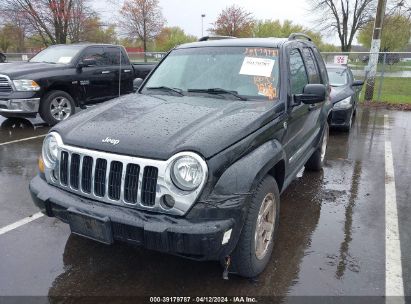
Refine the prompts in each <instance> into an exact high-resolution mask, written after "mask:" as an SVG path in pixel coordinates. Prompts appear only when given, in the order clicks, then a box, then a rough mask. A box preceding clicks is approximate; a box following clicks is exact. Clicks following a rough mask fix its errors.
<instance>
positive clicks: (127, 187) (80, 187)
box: [59, 151, 158, 207]
mask: <svg viewBox="0 0 411 304" xmlns="http://www.w3.org/2000/svg"><path fill="white" fill-rule="evenodd" d="M59 176H60V178H59V179H60V185H61V186H63V187H66V188H68V189H69V190H70V191H73V192H78V193H80V194H82V193H83V194H87V196H88V197H90V196H91V197H92V198H94V199H95V200H103V201H107V199H108V200H109V201H112V202H114V203H115V202H118V203H121V202H123V203H126V204H133V205H136V204H137V203H138V201H139V197H140V198H141V199H140V203H141V205H143V206H147V207H149V206H154V204H155V201H156V193H157V179H158V168H156V167H152V166H145V167H144V169H143V170H140V165H139V164H134V163H123V162H121V161H117V160H110V159H103V158H97V157H91V156H88V155H82V154H78V153H70V152H68V151H61V155H60V161H59ZM139 185H141V186H139ZM139 188H141V189H139ZM139 190H140V191H141V193H138V191H139ZM139 194H140V195H139Z"/></svg>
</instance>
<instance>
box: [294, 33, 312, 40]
mask: <svg viewBox="0 0 411 304" xmlns="http://www.w3.org/2000/svg"><path fill="white" fill-rule="evenodd" d="M298 38H305V39H307V40H308V41H313V40H312V39H311V37H310V36H308V35H306V34H304V33H292V34H291V35H290V37H288V40H296V39H298Z"/></svg>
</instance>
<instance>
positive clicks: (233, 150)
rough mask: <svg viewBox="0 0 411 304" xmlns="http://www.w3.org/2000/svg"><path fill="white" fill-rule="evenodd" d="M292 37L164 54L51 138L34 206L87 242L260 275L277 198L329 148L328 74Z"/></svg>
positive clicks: (34, 188) (304, 43)
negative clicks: (134, 86) (136, 82)
mask: <svg viewBox="0 0 411 304" xmlns="http://www.w3.org/2000/svg"><path fill="white" fill-rule="evenodd" d="M300 36H301V37H305V36H302V34H300V35H292V36H291V37H290V38H288V39H275V38H266V39H225V40H214V41H204V42H196V43H191V44H186V45H182V46H180V47H177V48H176V49H174V50H172V51H171V52H170V53H169V54H168V55H167V56H166V57H165V58H164V59H163V60H162V61H161V62H160V64H159V65H157V67H156V68H155V69H154V71H153V72H152V73H151V74H150V75H149V77H148V78H146V80H145V81H144V83H143V84H142V86H141V87H140V89H139V90H138V92H137V93H135V94H129V95H126V96H122V97H120V98H117V99H114V100H111V101H109V102H107V103H105V104H103V105H101V106H99V107H96V108H93V109H89V110H87V111H84V112H82V113H79V114H77V115H76V116H74V117H72V118H70V119H68V120H67V121H64V122H62V123H60V124H58V125H56V126H55V127H54V128H52V129H51V130H50V133H49V134H48V135H47V136H46V138H45V140H44V144H43V150H42V157H41V159H40V160H39V169H40V173H39V175H38V176H37V177H35V178H34V179H33V180H32V181H31V183H30V191H31V195H32V197H33V200H34V202H35V204H36V205H37V206H38V207H39V208H40V209H41V211H42V212H44V213H45V214H47V215H48V216H52V217H56V218H58V219H60V220H62V221H64V222H66V223H68V224H69V225H70V228H71V231H72V232H73V233H75V234H78V235H82V236H84V237H87V238H91V239H94V240H97V241H100V242H103V243H106V244H112V243H113V242H114V241H125V242H129V243H132V244H136V245H141V246H144V247H146V248H148V249H152V250H159V251H163V252H167V253H170V254H176V255H179V256H183V257H187V258H191V259H196V260H217V261H218V260H219V261H221V263H222V264H223V265H224V267H225V272H224V274H227V272H228V271H232V272H235V273H237V274H239V275H242V276H246V277H253V276H256V275H258V274H259V273H260V272H262V271H263V270H264V268H265V266H266V265H267V263H268V261H269V259H270V256H271V252H272V250H273V246H274V240H275V237H276V235H277V233H278V225H279V212H280V193H282V192H283V191H284V190H285V189H286V188H287V186H288V185H289V184H290V183H291V181H292V180H293V179H294V178H295V177H296V175H297V173H298V172H299V171H300V170H301V169H302V168H303V167H304V166H305V168H306V170H317V171H318V170H321V168H322V166H323V164H324V159H325V152H326V148H327V139H328V123H327V121H328V117H329V114H330V111H331V108H332V105H331V101H330V99H329V92H330V88H329V85H328V76H327V71H326V68H325V65H324V62H323V60H322V58H321V55H320V53H319V52H318V50H317V48H316V47H315V45H314V44H313V43H312V42H311V41H310V40H307V39H300ZM304 203H309V202H301V204H302V205H301V208H304V207H303V205H304ZM279 248H281V245H280V247H279Z"/></svg>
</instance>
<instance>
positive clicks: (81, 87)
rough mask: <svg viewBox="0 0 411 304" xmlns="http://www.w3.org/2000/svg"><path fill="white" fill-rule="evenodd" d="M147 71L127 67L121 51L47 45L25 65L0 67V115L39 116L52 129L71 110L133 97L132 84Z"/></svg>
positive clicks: (148, 67) (145, 66)
mask: <svg viewBox="0 0 411 304" xmlns="http://www.w3.org/2000/svg"><path fill="white" fill-rule="evenodd" d="M120 54H121V56H120ZM153 67H154V65H153V64H142V65H133V64H131V62H130V60H129V58H128V55H127V52H126V51H125V49H124V48H123V47H121V46H116V45H100V44H71V45H55V46H51V47H49V48H47V49H45V50H43V51H41V52H40V53H38V54H37V55H36V56H34V57H33V58H32V59H31V60H29V61H28V62H18V63H2V64H0V115H2V116H4V117H8V118H9V117H33V116H36V114H37V113H39V114H40V116H41V117H42V119H43V120H44V121H46V122H47V123H48V124H50V125H55V124H56V123H58V122H60V121H62V120H64V119H67V118H68V117H70V116H71V115H73V114H74V112H75V107H84V106H87V105H90V104H95V103H99V102H103V101H106V100H109V99H112V98H114V97H118V96H119V95H123V94H128V93H131V92H133V80H134V79H135V78H145V77H146V76H147V74H148V73H149V72H150V70H151V69H152V68H153ZM120 71H121V72H120Z"/></svg>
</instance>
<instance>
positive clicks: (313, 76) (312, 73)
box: [303, 48, 321, 83]
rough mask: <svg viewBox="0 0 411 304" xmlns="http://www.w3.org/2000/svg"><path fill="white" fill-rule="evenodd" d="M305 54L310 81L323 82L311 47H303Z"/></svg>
mask: <svg viewBox="0 0 411 304" xmlns="http://www.w3.org/2000/svg"><path fill="white" fill-rule="evenodd" d="M303 56H304V60H305V65H306V67H307V72H308V78H309V80H310V83H321V77H320V72H319V71H318V67H317V63H316V60H315V59H314V54H313V52H312V50H311V49H310V48H303Z"/></svg>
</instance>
